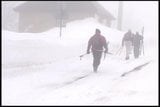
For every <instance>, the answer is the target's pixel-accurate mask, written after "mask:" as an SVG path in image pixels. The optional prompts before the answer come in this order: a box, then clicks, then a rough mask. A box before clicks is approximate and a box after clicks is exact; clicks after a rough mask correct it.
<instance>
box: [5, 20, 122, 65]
mask: <svg viewBox="0 0 160 107" xmlns="http://www.w3.org/2000/svg"><path fill="white" fill-rule="evenodd" d="M96 28H99V29H100V30H101V32H102V35H103V36H105V37H106V39H107V41H109V42H110V49H112V50H111V51H114V49H116V48H117V46H118V45H120V43H121V42H120V41H121V38H122V36H123V33H124V32H120V31H118V30H114V29H111V28H108V27H106V26H104V25H101V24H99V23H98V22H97V21H96V20H95V19H93V18H87V19H84V20H78V21H74V22H70V23H68V24H67V27H66V28H63V29H62V37H61V38H60V37H59V28H54V29H51V30H49V31H46V32H44V33H15V32H9V31H2V64H3V66H5V67H14V66H28V65H34V64H39V63H49V62H53V61H57V60H60V59H64V58H69V57H73V56H74V57H76V56H77V57H78V56H79V55H80V54H82V53H85V52H86V48H87V42H88V40H89V38H90V37H91V36H92V35H93V34H94V33H95V29H96ZM117 43H118V44H117Z"/></svg>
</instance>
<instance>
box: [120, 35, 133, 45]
mask: <svg viewBox="0 0 160 107" xmlns="http://www.w3.org/2000/svg"><path fill="white" fill-rule="evenodd" d="M125 41H131V42H132V43H133V34H132V33H131V32H127V33H125V34H124V37H123V39H122V46H124V42H125Z"/></svg>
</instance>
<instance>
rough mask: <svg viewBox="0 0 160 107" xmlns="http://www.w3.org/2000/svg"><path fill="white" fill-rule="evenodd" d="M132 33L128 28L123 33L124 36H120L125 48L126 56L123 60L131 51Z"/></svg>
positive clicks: (127, 57)
mask: <svg viewBox="0 0 160 107" xmlns="http://www.w3.org/2000/svg"><path fill="white" fill-rule="evenodd" d="M132 36H133V34H132V32H131V30H128V32H127V33H125V34H124V37H123V38H122V47H124V45H125V48H126V57H125V60H128V59H129V57H130V54H131V51H132V45H133V44H132V42H133V37H132Z"/></svg>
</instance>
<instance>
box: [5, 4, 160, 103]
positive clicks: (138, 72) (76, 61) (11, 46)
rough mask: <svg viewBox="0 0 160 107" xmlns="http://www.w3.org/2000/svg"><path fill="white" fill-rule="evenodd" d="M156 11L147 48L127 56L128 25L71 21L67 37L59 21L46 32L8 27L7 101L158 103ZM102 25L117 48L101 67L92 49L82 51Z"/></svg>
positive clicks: (146, 35) (146, 38)
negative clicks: (124, 40)
mask: <svg viewBox="0 0 160 107" xmlns="http://www.w3.org/2000/svg"><path fill="white" fill-rule="evenodd" d="M152 6H153V5H152ZM152 6H151V8H150V9H151V10H152V9H153V10H156V11H157V7H155V8H153V7H152ZM148 9H149V8H148ZM137 11H138V10H137ZM144 11H145V10H144ZM149 13H151V14H152V12H151V11H150V12H149ZM142 16H143V15H142ZM142 16H137V18H139V17H142ZM144 16H145V17H147V13H145V14H144ZM152 16H154V17H152ZM152 16H149V17H148V18H146V21H147V20H148V24H143V25H144V52H145V54H144V55H141V56H140V57H139V58H138V59H134V57H133V53H132V55H131V59H130V60H127V61H126V60H125V49H123V50H122V52H121V54H116V52H117V51H118V49H119V48H120V46H121V41H122V37H123V36H124V33H125V32H126V30H124V31H119V30H117V29H114V28H109V27H106V26H105V25H103V24H100V23H98V21H97V20H96V19H94V18H86V19H83V20H76V21H72V22H70V23H67V25H66V26H67V27H64V28H62V36H61V37H60V36H59V33H60V31H59V30H60V29H59V27H55V28H53V29H50V30H48V31H46V32H42V33H16V32H12V31H8V30H2V105H158V94H159V92H158V78H159V77H158V24H156V22H158V16H157V15H156V14H155V13H153V14H152ZM150 18H151V19H152V21H151V22H149V21H150ZM128 26H131V24H129V25H128ZM151 26H152V29H150V30H148V29H149V27H151ZM138 27H140V30H141V26H138ZM138 27H137V28H136V27H135V29H136V30H137V29H138ZM96 28H99V29H100V30H101V34H102V35H103V36H105V38H106V40H107V41H108V42H109V52H111V53H113V55H111V54H107V55H106V58H105V60H104V55H102V60H101V64H100V67H99V69H98V73H94V72H93V69H92V60H93V58H92V54H89V55H85V56H84V57H82V59H81V60H80V57H79V56H80V55H82V54H84V53H86V51H87V44H88V40H89V38H90V37H91V36H93V35H94V33H95V29H96ZM127 28H129V27H127ZM129 71H132V72H130V73H128V74H126V73H127V72H129ZM124 74H126V75H125V76H122V75H124Z"/></svg>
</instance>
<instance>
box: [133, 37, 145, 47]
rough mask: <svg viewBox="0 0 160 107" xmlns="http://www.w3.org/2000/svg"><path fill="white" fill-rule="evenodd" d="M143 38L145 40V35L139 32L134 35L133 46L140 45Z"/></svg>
mask: <svg viewBox="0 0 160 107" xmlns="http://www.w3.org/2000/svg"><path fill="white" fill-rule="evenodd" d="M141 40H143V36H141V35H139V34H136V35H134V36H133V46H137V47H139V46H140V42H141Z"/></svg>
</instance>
